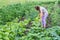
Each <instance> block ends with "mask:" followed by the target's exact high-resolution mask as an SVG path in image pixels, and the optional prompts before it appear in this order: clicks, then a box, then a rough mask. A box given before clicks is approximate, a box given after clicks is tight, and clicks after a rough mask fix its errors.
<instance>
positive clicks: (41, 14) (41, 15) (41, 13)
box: [39, 10, 43, 20]
mask: <svg viewBox="0 0 60 40" xmlns="http://www.w3.org/2000/svg"><path fill="white" fill-rule="evenodd" d="M39 15H40V20H42V17H43V12H42V11H41V10H40V14H39Z"/></svg>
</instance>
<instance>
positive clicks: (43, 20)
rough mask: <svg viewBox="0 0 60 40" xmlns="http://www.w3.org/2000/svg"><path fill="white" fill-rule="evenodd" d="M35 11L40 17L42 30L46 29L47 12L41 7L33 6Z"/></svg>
mask: <svg viewBox="0 0 60 40" xmlns="http://www.w3.org/2000/svg"><path fill="white" fill-rule="evenodd" d="M35 9H36V10H37V11H39V15H40V20H41V23H42V26H43V27H44V28H46V27H47V26H46V19H47V17H48V11H47V10H46V9H45V8H44V7H41V6H35Z"/></svg>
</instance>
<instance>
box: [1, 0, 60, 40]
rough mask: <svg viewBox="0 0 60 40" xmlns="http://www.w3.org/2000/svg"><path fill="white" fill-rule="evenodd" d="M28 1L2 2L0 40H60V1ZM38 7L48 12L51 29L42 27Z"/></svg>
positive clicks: (48, 22)
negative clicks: (36, 7) (36, 8)
mask: <svg viewBox="0 0 60 40" xmlns="http://www.w3.org/2000/svg"><path fill="white" fill-rule="evenodd" d="M28 1H29V0H22V1H21V0H19V1H18V0H17V1H16V0H15V1H14V0H13V1H12V2H11V1H9V0H8V1H7V0H5V1H3V0H0V3H1V4H0V5H1V6H0V40H60V17H59V16H60V11H59V10H60V1H59V0H57V1H55V0H51V1H45V0H44V1H43V0H42V1H39V2H38V1H29V2H30V3H29V2H28ZM19 2H20V3H19ZM36 5H40V6H43V7H45V8H46V9H47V10H48V12H49V19H47V24H48V26H50V28H47V29H44V28H42V27H41V23H40V22H39V16H38V14H39V13H38V11H36V10H35V8H34V7H35V6H36Z"/></svg>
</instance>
